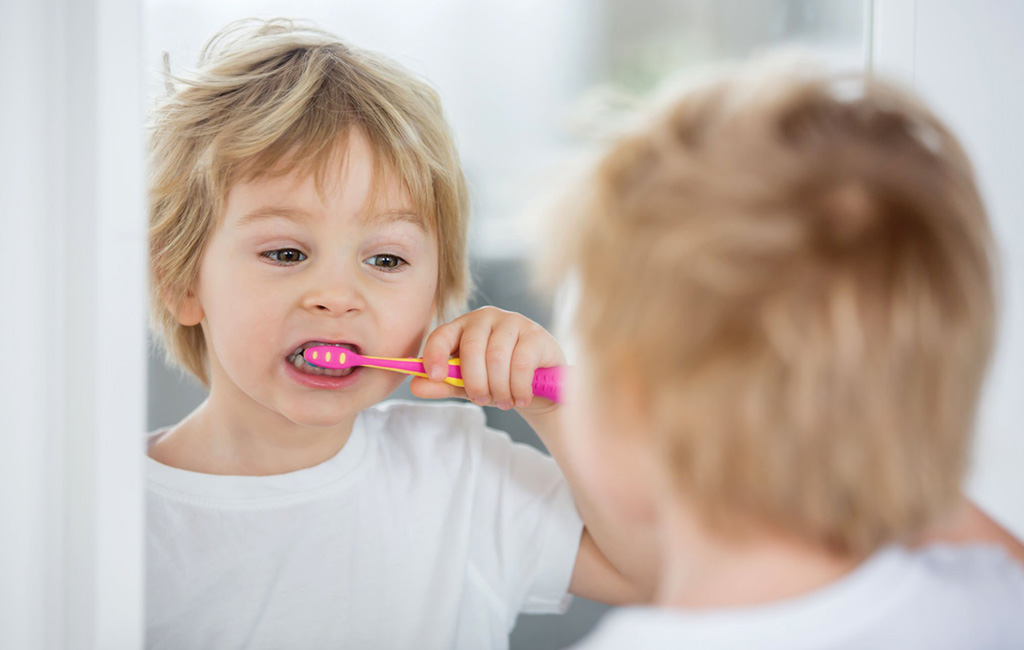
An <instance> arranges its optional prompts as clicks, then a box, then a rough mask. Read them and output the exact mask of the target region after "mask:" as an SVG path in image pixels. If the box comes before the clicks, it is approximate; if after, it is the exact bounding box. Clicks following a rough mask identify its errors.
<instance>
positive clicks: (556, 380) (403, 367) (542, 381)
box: [302, 345, 563, 403]
mask: <svg viewBox="0 0 1024 650" xmlns="http://www.w3.org/2000/svg"><path fill="white" fill-rule="evenodd" d="M302 358H303V359H305V360H306V361H307V362H308V363H309V364H310V365H314V366H317V367H319V368H325V369H341V368H355V367H356V366H366V367H367V368H380V369H381V370H392V371H394V372H401V373H404V374H406V375H415V376H416V377H427V373H426V369H425V368H424V367H423V359H391V358H388V357H364V356H362V355H360V354H356V353H355V352H353V351H352V350H349V349H348V348H344V347H341V346H337V345H318V346H315V347H311V348H306V349H305V350H303V352H302ZM562 371H563V367H562V366H555V367H553V368H537V370H536V372H534V373H533V394H534V395H535V396H537V397H544V398H547V399H549V400H551V401H552V402H556V403H558V402H559V401H560V400H559V398H560V397H561V387H562ZM444 381H445V383H447V384H451V385H452V386H458V387H460V388H463V387H465V384H464V383H463V381H462V366H461V365H460V364H459V360H458V359H449V360H448V376H447V377H446V378H445V380H444Z"/></svg>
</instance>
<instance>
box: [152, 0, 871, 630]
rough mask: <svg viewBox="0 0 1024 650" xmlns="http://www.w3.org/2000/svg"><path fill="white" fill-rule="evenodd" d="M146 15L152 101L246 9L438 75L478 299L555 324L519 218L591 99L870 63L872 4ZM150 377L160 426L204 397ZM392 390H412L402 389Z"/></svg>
mask: <svg viewBox="0 0 1024 650" xmlns="http://www.w3.org/2000/svg"><path fill="white" fill-rule="evenodd" d="M143 9H144V14H143V16H144V23H143V41H142V44H143V53H144V57H145V58H144V61H145V78H144V83H145V85H146V89H147V101H151V98H152V97H153V96H155V95H156V94H159V93H160V92H162V76H161V69H162V63H161V61H162V56H163V53H164V52H167V53H168V54H169V56H170V64H171V70H172V72H173V71H180V70H181V69H183V68H188V67H189V66H191V65H193V64H194V63H195V60H196V57H197V55H198V53H199V50H200V48H201V47H202V45H203V43H204V42H205V41H206V39H207V38H209V37H210V36H211V35H212V34H213V33H214V32H215V31H217V30H218V29H219V28H220V27H222V26H223V25H225V24H226V23H228V22H229V21H231V20H235V19H238V18H244V17H247V16H257V17H262V18H269V17H274V16H286V17H290V18H302V19H306V20H310V21H313V22H315V23H317V24H318V25H319V26H321V27H323V28H325V29H327V30H329V31H332V32H334V33H335V34H337V35H338V36H340V37H341V38H343V39H345V40H346V41H348V42H350V43H351V44H353V45H356V46H359V47H363V48H367V49H371V50H375V51H378V52H382V53H384V54H387V55H389V56H390V57H392V58H393V59H395V60H397V61H398V62H400V63H401V64H403V65H404V66H406V67H407V68H409V69H410V70H412V71H413V72H415V73H417V74H419V75H421V76H423V77H425V78H426V79H427V80H428V81H429V82H430V83H431V84H432V85H433V86H434V87H435V88H436V89H437V90H438V91H439V93H440V95H441V99H442V102H443V104H444V106H445V110H446V111H447V115H448V118H449V121H450V123H451V124H452V126H453V129H454V131H455V136H456V139H457V143H458V146H459V150H460V152H461V155H462V160H463V163H464V167H465V171H466V175H467V177H468V179H469V184H470V192H471V195H472V202H473V225H472V229H471V242H470V252H471V255H472V260H471V264H472V269H473V275H474V279H475V281H476V283H477V289H478V290H477V293H476V295H475V296H474V297H473V300H472V306H473V307H478V306H481V305H495V306H498V307H501V308H502V309H509V310H513V311H517V312H520V313H523V314H525V315H526V316H528V317H530V318H532V319H533V320H535V321H537V322H539V323H540V324H542V325H544V326H546V327H548V328H549V329H552V328H554V327H556V325H555V323H553V322H552V320H553V319H552V314H553V313H560V312H559V311H558V310H553V309H552V306H551V305H549V304H545V303H543V302H539V301H538V300H537V299H536V298H534V297H533V296H532V295H531V292H530V289H529V286H528V285H529V281H528V272H527V269H526V268H525V265H526V264H527V260H526V256H527V254H528V252H529V251H528V250H527V247H528V242H529V240H530V237H529V236H528V235H527V234H526V233H525V232H524V223H523V219H522V218H521V217H522V215H523V214H524V213H525V212H527V211H528V210H529V209H530V206H531V202H532V201H534V200H535V199H536V197H537V196H539V195H542V194H544V193H545V192H547V191H548V190H549V189H550V187H549V185H548V184H549V183H550V179H551V178H552V177H554V176H557V175H558V174H559V173H561V171H562V170H563V168H564V167H565V166H566V164H567V163H568V162H569V161H570V160H573V159H574V158H575V157H576V156H577V155H578V154H579V153H580V152H581V151H582V150H584V149H585V148H586V146H587V139H586V136H585V134H583V133H581V131H580V129H579V128H578V123H579V120H578V119H577V117H578V116H579V115H580V114H582V113H583V112H584V108H583V106H582V105H583V104H584V103H585V98H586V97H588V96H590V95H592V94H594V93H601V92H602V90H604V91H606V92H625V93H630V94H641V95H642V94H643V93H645V92H647V91H650V90H652V89H653V88H654V87H656V86H657V85H658V84H659V83H660V82H661V81H662V80H663V79H664V78H665V77H666V76H667V75H670V74H675V73H678V72H679V71H680V70H685V69H686V68H688V67H693V66H697V65H702V64H707V63H714V62H719V61H723V60H730V59H738V58H742V57H745V56H747V55H750V54H752V53H755V52H757V51H760V50H763V49H765V48H768V47H772V46H778V45H785V44H798V45H800V46H801V47H805V48H808V49H812V50H813V51H815V53H816V54H817V55H818V56H819V57H820V58H821V59H822V60H823V61H825V62H826V63H827V64H829V65H834V66H836V67H841V68H846V69H856V70H860V69H863V67H864V64H865V29H864V24H865V16H866V7H865V6H864V3H863V2H862V1H861V0H758V1H756V2H752V1H750V0H643V1H637V0H559V1H557V2H551V1H550V0H518V1H516V2H480V1H479V0H439V1H435V2H420V1H418V0H372V1H370V0H333V1H331V2H315V1H288V2H284V1H280V0H278V1H269V0H267V1H263V2H245V3H241V2H233V1H228V0H221V1H210V0H145V1H144V2H143ZM559 329H560V328H559ZM565 343H566V344H567V345H568V344H569V342H568V341H566V342H565ZM569 347H571V346H569ZM148 375H149V378H148V391H149V410H148V427H149V429H150V430H153V429H157V428H160V427H164V426H169V425H171V424H174V423H177V422H178V421H179V420H180V419H181V418H182V417H184V416H185V415H186V414H187V413H189V412H190V411H191V410H192V409H193V408H195V407H196V406H197V405H198V404H199V403H200V402H201V401H202V400H203V399H204V397H205V393H204V391H203V390H202V388H201V387H200V386H199V385H198V384H196V383H195V382H194V381H193V380H191V379H190V378H188V377H186V376H184V375H182V374H181V373H179V372H177V371H176V370H171V369H168V368H166V367H165V366H164V364H163V362H162V355H161V353H160V351H159V350H157V349H156V348H155V347H154V346H152V345H151V346H150V359H149V373H148ZM395 397H401V398H409V399H415V398H414V397H412V395H411V394H410V393H409V392H408V389H407V388H405V385H403V387H402V389H400V390H399V391H398V393H397V394H396V395H395ZM485 411H486V412H487V418H488V423H489V424H490V425H491V426H493V427H495V428H498V429H501V430H504V431H507V432H508V433H509V434H510V435H511V436H512V437H513V438H514V439H516V440H518V441H521V442H526V443H528V444H531V445H535V446H537V447H541V444H540V441H539V440H538V439H537V437H536V435H534V434H533V432H532V431H530V429H529V428H528V427H527V426H526V425H525V423H524V422H523V421H522V420H521V418H519V416H518V415H516V414H515V413H514V412H511V411H509V412H503V411H500V410H498V409H493V408H488V409H485ZM606 609H607V607H605V606H603V605H600V604H598V603H594V602H589V601H584V600H582V599H575V600H574V602H573V604H572V605H571V607H570V610H569V612H568V614H567V615H565V616H522V617H520V619H519V622H518V624H517V626H516V628H515V630H514V631H513V633H512V638H511V647H512V648H513V649H522V650H526V649H530V650H544V649H547V648H563V647H565V646H566V645H568V644H570V643H572V642H573V641H575V640H576V639H578V638H579V637H580V636H582V635H583V634H585V633H586V632H587V631H588V630H589V629H590V628H591V627H592V626H593V624H594V623H595V622H596V620H597V619H598V618H599V617H600V616H601V614H602V613H604V611H606Z"/></svg>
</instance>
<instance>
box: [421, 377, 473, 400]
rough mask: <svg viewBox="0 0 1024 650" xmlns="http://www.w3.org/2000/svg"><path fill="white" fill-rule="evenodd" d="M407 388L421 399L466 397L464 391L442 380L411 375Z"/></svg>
mask: <svg viewBox="0 0 1024 650" xmlns="http://www.w3.org/2000/svg"><path fill="white" fill-rule="evenodd" d="M409 390H410V391H412V394H413V395H415V396H416V397H419V398H422V399H444V398H446V397H462V398H465V397H466V391H465V390H463V389H461V388H458V387H456V386H452V385H451V384H446V383H445V382H443V381H430V380H429V379H426V378H424V377H413V378H412V382H410V383H409Z"/></svg>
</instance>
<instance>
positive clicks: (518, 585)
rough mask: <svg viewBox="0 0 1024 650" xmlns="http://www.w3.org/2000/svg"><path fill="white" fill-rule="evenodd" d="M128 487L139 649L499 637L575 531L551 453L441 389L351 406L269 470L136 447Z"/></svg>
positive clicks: (543, 601) (458, 644)
mask: <svg viewBox="0 0 1024 650" xmlns="http://www.w3.org/2000/svg"><path fill="white" fill-rule="evenodd" d="M162 433H163V431H157V432H155V433H153V434H150V445H152V444H153V443H154V442H155V441H156V440H157V439H158V438H159V436H160V435H162ZM146 493H147V495H146V501H147V515H148V521H147V532H146V550H147V567H148V573H147V577H146V580H147V589H146V597H147V603H146V608H147V612H146V614H147V620H146V647H147V648H150V649H152V650H164V649H174V650H180V649H189V650H196V649H199V648H215V649H217V650H231V649H233V648H247V649H257V648H267V649H270V648H273V649H280V648H295V649H303V650H308V649H318V648H401V649H405V648H416V649H429V648H466V649H472V650H483V649H487V648H507V647H508V634H509V631H510V630H511V628H512V626H513V625H514V624H515V620H516V616H517V614H518V613H519V612H528V613H549V612H550V613H558V612H562V611H564V609H565V607H566V606H567V604H568V595H567V591H568V587H569V579H570V577H571V575H572V570H573V566H574V564H575V560H576V553H577V551H578V549H579V542H580V535H581V533H582V529H583V524H582V522H581V521H580V518H579V515H578V514H577V512H576V508H575V505H574V504H573V501H572V496H571V494H570V492H569V487H568V484H567V483H566V481H565V478H564V477H563V476H562V474H561V472H560V471H559V470H558V467H557V466H556V465H555V463H554V461H553V460H551V458H549V457H548V456H546V455H544V454H542V453H540V452H538V451H537V450H535V449H533V448H532V447H528V446H526V445H522V444H515V443H513V442H512V441H511V440H510V439H509V437H508V435H507V434H504V433H501V432H498V431H495V430H493V429H488V428H487V427H486V424H485V421H484V416H483V413H482V411H481V410H480V409H479V408H478V407H475V406H473V405H470V404H457V403H452V402H440V403H418V402H401V401H395V402H386V403H383V404H379V405H377V406H375V407H373V408H370V409H367V410H366V411H363V412H362V413H360V414H359V416H358V417H357V419H356V422H355V426H354V428H353V430H352V436H351V438H350V439H349V441H348V443H347V444H346V445H345V446H344V448H342V450H341V451H340V452H339V453H338V454H337V455H336V456H335V457H333V458H331V459H330V460H327V461H326V462H324V463H322V464H320V465H316V466H315V467H310V468H308V469H303V470H299V471H296V472H290V473H287V474H279V475H274V476H218V475H212V474H202V473H197V472H189V471H185V470H181V469H176V468H172V467H169V466H167V465H163V464H161V463H159V462H157V461H155V460H153V459H152V458H149V457H147V458H146Z"/></svg>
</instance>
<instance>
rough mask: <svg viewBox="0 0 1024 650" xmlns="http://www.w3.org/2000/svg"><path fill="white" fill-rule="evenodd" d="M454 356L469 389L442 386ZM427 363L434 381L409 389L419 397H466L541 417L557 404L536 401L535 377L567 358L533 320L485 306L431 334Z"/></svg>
mask: <svg viewBox="0 0 1024 650" xmlns="http://www.w3.org/2000/svg"><path fill="white" fill-rule="evenodd" d="M452 356H457V357H459V359H460V363H461V365H462V379H463V381H464V382H465V384H466V387H465V389H462V388H458V387H456V386H452V385H450V384H446V383H444V379H445V377H447V376H448V359H449V357H452ZM423 365H424V366H425V367H426V370H427V374H428V375H430V376H431V378H432V379H430V380H428V379H424V378H422V377H414V378H413V380H412V384H411V385H410V389H411V390H412V393H413V394H414V395H416V396H417V397H423V398H428V399H438V398H443V397H464V398H466V399H469V400H472V401H473V402H474V403H476V404H479V405H481V406H483V405H486V404H491V405H494V406H497V407H498V408H500V409H502V410H508V409H510V408H513V407H515V408H517V409H523V410H525V411H527V412H530V413H534V412H536V413H539V412H542V411H548V410H551V409H554V408H555V407H556V405H555V404H554V403H553V402H551V401H549V400H546V399H544V398H537V399H536V400H534V397H533V373H534V371H535V370H536V369H537V368H548V367H551V366H564V365H565V356H564V355H563V354H562V349H561V348H560V347H558V343H557V342H556V341H555V337H553V336H551V334H549V333H548V332H547V330H545V329H544V328H543V327H541V326H540V325H538V324H537V323H534V322H533V321H532V320H530V319H529V318H527V317H525V316H523V315H522V314H516V313H514V312H508V311H504V310H501V309H498V308H496V307H481V308H480V309H477V310H475V311H472V312H470V313H468V314H463V315H462V316H459V317H458V318H456V319H455V320H453V321H452V322H450V323H446V324H445V325H442V326H440V327H438V328H437V329H436V330H434V331H433V332H431V334H430V336H428V337H427V341H426V343H425V344H424V345H423ZM435 377H436V379H434V378H435Z"/></svg>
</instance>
